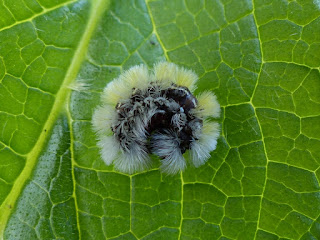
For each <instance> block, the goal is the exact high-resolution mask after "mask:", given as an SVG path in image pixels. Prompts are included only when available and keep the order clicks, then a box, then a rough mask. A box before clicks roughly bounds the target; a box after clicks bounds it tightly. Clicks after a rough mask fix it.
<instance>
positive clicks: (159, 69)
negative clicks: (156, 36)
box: [153, 62, 179, 88]
mask: <svg viewBox="0 0 320 240" xmlns="http://www.w3.org/2000/svg"><path fill="white" fill-rule="evenodd" d="M153 69H154V79H155V80H156V82H157V83H158V84H160V85H161V86H162V87H163V88H168V87H170V86H171V84H172V83H176V77H177V72H178V71H179V68H178V67H177V65H175V64H173V63H168V62H159V63H157V64H155V65H154V68H153Z"/></svg>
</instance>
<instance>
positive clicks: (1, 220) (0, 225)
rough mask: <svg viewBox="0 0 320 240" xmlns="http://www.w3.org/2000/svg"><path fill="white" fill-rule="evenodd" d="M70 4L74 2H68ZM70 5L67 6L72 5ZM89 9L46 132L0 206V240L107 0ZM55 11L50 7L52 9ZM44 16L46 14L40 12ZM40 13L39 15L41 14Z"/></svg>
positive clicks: (62, 106) (99, 0) (64, 103)
mask: <svg viewBox="0 0 320 240" xmlns="http://www.w3.org/2000/svg"><path fill="white" fill-rule="evenodd" d="M72 3H74V2H72ZM72 3H71V4H72ZM91 3H92V5H91V10H90V15H89V18H88V22H87V26H86V28H85V30H84V32H83V35H82V37H81V39H80V41H79V44H78V46H77V48H76V51H75V53H74V56H73V58H72V61H71V64H70V66H69V68H68V71H67V73H66V75H65V77H64V80H63V83H62V85H61V87H60V89H59V91H58V93H57V95H56V99H55V102H54V105H53V107H52V109H51V112H50V115H49V117H48V119H47V121H46V123H45V124H44V127H43V129H46V131H42V132H41V134H40V136H39V138H38V141H37V142H36V143H35V145H34V147H33V149H32V150H31V151H30V152H29V153H28V154H27V155H26V165H25V167H24V169H23V170H22V172H21V174H20V175H19V177H18V178H17V179H16V181H15V183H14V184H13V186H12V190H11V192H10V193H9V195H8V196H7V198H6V199H5V201H4V202H3V203H2V205H1V206H0V213H1V215H0V239H3V233H4V229H5V227H6V223H7V221H8V219H9V216H10V214H11V212H12V210H13V209H11V208H9V207H8V206H15V203H16V201H17V199H18V197H19V195H20V193H21V191H22V188H23V186H24V185H25V182H26V181H27V179H28V178H29V177H30V175H31V174H32V171H33V168H34V166H35V164H36V162H37V159H38V157H39V155H40V154H41V151H42V149H43V147H44V146H45V144H46V140H47V138H48V137H49V135H50V133H51V129H52V127H53V126H54V124H55V122H56V119H57V117H58V116H59V114H60V113H61V111H63V110H66V106H67V104H68V101H67V99H69V95H70V91H71V89H70V88H69V86H70V84H71V83H72V82H73V81H74V80H75V79H76V76H77V74H78V71H79V69H80V66H81V63H82V62H83V60H84V58H85V56H86V53H87V49H88V45H89V42H90V39H91V36H92V34H93V33H94V30H95V29H96V26H97V23H98V22H99V19H100V17H101V16H102V14H103V13H104V11H105V10H107V8H108V7H109V5H110V1H109V0H92V1H91ZM69 4H70V3H67V4H65V5H60V7H63V6H66V5H69ZM55 9H57V8H54V9H53V10H55ZM44 13H47V11H46V12H44ZM42 14H43V13H42Z"/></svg>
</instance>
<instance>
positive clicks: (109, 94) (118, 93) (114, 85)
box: [101, 79, 132, 106]
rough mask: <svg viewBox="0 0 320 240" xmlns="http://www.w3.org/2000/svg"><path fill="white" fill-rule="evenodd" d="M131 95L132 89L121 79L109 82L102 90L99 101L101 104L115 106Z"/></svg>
mask: <svg viewBox="0 0 320 240" xmlns="http://www.w3.org/2000/svg"><path fill="white" fill-rule="evenodd" d="M131 94H132V88H131V87H130V86H128V85H127V84H126V82H124V81H122V80H121V79H116V80H113V81H112V82H110V83H109V84H108V85H107V87H106V88H105V89H104V91H103V93H102V95H101V99H102V102H103V103H106V104H110V105H111V106H115V105H116V104H117V103H119V102H120V101H123V100H125V99H128V98H129V97H130V96H131Z"/></svg>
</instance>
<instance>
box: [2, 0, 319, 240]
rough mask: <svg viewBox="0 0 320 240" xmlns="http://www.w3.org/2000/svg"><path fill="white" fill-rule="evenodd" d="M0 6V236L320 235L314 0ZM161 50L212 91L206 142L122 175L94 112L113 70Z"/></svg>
mask: <svg viewBox="0 0 320 240" xmlns="http://www.w3.org/2000/svg"><path fill="white" fill-rule="evenodd" d="M0 16H1V18H0V239H2V238H3V239H10V240H11V239H79V238H81V239H106V238H108V239H144V240H145V239H245V240H247V239H257V240H260V239H261V240H262V239H263V240H265V239H308V240H309V239H319V236H320V200H319V199H320V187H319V180H320V170H319V169H320V167H319V166H320V73H319V67H320V57H319V56H320V37H319V36H320V29H319V22H320V2H319V1H318V0H296V1H291V0H290V1H289V0H279V1H269V0H252V1H251V0H200V1H199V0H150V1H143V0H132V1H131V0H130V1H125V0H112V1H110V2H109V1H106V0H73V1H68V0H38V1H34V0H24V1H22V0H10V1H9V0H4V1H2V2H1V3H0ZM165 59H166V60H168V61H171V62H174V63H176V64H179V65H182V66H185V67H187V68H189V69H193V70H194V71H195V72H196V73H197V74H198V75H199V77H200V80H199V83H198V89H197V93H199V92H201V91H203V90H205V89H210V90H212V91H214V92H215V93H216V95H217V96H218V100H219V102H220V104H221V110H222V116H221V119H220V122H221V137H220V139H219V142H218V146H217V149H216V150H215V151H214V152H213V153H212V157H211V158H210V160H209V161H208V163H207V164H205V165H204V166H202V167H200V168H188V169H187V170H186V171H185V172H184V173H182V174H178V175H175V176H165V175H162V174H161V173H160V172H159V169H158V167H157V166H155V167H154V168H153V169H152V170H150V171H146V172H143V173H137V174H134V175H126V174H122V173H119V172H117V171H115V170H113V167H112V166H109V167H107V166H105V164H104V163H103V162H102V160H101V158H100V156H99V152H98V151H99V149H98V148H97V146H96V137H95V134H94V132H93V130H92V128H91V117H92V113H93V111H94V109H95V107H96V106H97V105H98V104H99V101H100V94H101V92H102V90H103V88H104V87H105V85H106V84H107V83H108V82H109V81H111V80H112V79H113V78H115V77H117V76H118V75H119V74H120V73H121V72H123V71H124V70H126V69H128V68H129V67H131V66H133V65H136V64H140V63H144V64H146V65H147V66H148V67H150V68H151V67H152V65H153V64H154V63H155V62H158V61H160V60H165ZM77 83H78V84H79V83H80V84H81V83H86V84H88V85H89V86H90V87H89V89H83V91H75V90H71V89H72V88H74V87H73V86H75V85H76V84H77Z"/></svg>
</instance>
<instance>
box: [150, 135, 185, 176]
mask: <svg viewBox="0 0 320 240" xmlns="http://www.w3.org/2000/svg"><path fill="white" fill-rule="evenodd" d="M151 147H152V152H153V153H154V154H156V155H158V156H159V157H161V158H163V159H162V160H161V167H160V168H161V171H162V172H165V173H168V174H176V173H177V172H179V171H183V170H184V169H185V167H186V161H185V159H184V157H183V156H182V154H181V150H180V148H179V138H178V137H177V136H176V134H175V133H174V132H168V131H167V132H166V134H163V133H155V134H154V135H153V136H152V137H151Z"/></svg>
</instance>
